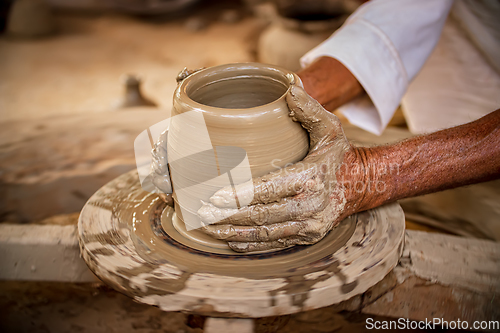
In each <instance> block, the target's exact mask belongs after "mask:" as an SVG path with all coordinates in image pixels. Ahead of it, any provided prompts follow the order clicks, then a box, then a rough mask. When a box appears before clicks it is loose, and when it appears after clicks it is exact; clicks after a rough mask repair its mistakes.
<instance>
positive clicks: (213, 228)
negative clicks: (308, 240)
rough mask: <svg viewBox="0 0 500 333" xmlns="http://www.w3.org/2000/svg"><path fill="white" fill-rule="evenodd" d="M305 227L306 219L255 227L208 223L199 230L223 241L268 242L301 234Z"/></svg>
mask: <svg viewBox="0 0 500 333" xmlns="http://www.w3.org/2000/svg"><path fill="white" fill-rule="evenodd" d="M306 227H307V222H306V221H290V222H284V223H276V224H271V225H263V226H257V227H250V226H233V225H229V224H223V225H208V226H206V227H203V228H201V230H202V231H203V232H205V233H206V234H208V235H210V236H212V237H213V238H215V239H220V240H225V241H234V242H269V241H274V240H278V239H282V238H288V237H290V236H296V235H301V234H302V233H301V231H302V230H304V229H305V228H306Z"/></svg>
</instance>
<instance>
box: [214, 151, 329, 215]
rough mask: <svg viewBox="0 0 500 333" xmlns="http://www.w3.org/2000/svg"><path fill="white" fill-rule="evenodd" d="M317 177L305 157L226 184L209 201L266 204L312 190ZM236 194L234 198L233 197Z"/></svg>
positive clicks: (225, 204)
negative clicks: (268, 172) (241, 182)
mask: <svg viewBox="0 0 500 333" xmlns="http://www.w3.org/2000/svg"><path fill="white" fill-rule="evenodd" d="M319 182H320V179H319V178H315V172H314V168H308V165H307V160H306V159H304V161H303V162H299V163H296V164H294V165H291V166H289V167H286V168H283V169H280V170H278V171H275V172H272V173H270V174H268V175H266V176H263V177H259V178H254V179H253V181H252V182H248V183H245V184H241V185H237V186H235V190H236V191H235V190H234V189H233V187H231V186H226V187H224V188H222V189H220V190H218V191H217V192H215V193H214V195H213V196H212V197H211V198H210V202H211V203H212V204H213V205H214V206H216V207H220V208H237V207H238V206H237V202H239V203H240V204H242V203H248V202H249V205H255V204H259V203H260V204H267V203H271V202H276V201H279V200H280V199H282V198H286V197H291V196H294V195H297V194H299V193H302V192H304V191H306V190H312V191H316V188H317V187H318V184H319ZM236 198H238V201H236Z"/></svg>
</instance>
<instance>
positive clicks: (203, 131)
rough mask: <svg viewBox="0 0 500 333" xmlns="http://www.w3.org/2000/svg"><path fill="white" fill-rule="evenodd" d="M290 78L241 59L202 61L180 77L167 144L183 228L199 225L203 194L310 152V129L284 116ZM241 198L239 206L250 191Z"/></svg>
mask: <svg viewBox="0 0 500 333" xmlns="http://www.w3.org/2000/svg"><path fill="white" fill-rule="evenodd" d="M291 84H299V85H301V82H300V79H299V77H298V76H297V75H295V74H294V73H292V72H290V71H287V70H284V69H281V68H278V67H274V66H270V65H263V64H258V63H240V64H228V65H222V66H216V67H212V68H207V69H203V70H201V71H198V72H195V73H194V74H191V75H190V76H188V77H187V78H185V79H184V80H182V81H181V83H180V84H179V85H178V87H177V89H176V91H175V93H174V100H173V109H172V118H171V123H170V128H169V132H168V142H167V152H168V160H169V167H170V175H171V178H172V185H173V189H174V202H175V210H176V213H177V215H178V216H180V217H181V218H182V219H183V220H184V222H185V223H186V227H187V228H188V230H189V229H191V228H198V227H199V226H200V225H201V224H200V221H199V218H198V215H197V211H198V209H199V208H200V207H201V205H202V201H205V202H208V201H209V198H210V197H211V196H212V195H213V194H214V193H215V192H216V191H217V190H219V189H220V188H222V187H225V186H228V185H231V184H233V185H236V184H241V183H244V182H248V181H250V182H251V179H252V177H259V176H263V175H265V174H267V173H269V172H273V171H276V170H278V169H279V168H281V167H284V166H285V165H286V164H287V163H294V162H297V161H299V160H301V159H302V158H304V156H305V155H306V154H307V151H308V148H309V141H308V135H307V132H306V131H305V130H304V129H303V128H302V127H301V126H300V124H298V123H296V122H293V121H292V120H291V118H290V117H289V116H288V106H287V104H286V99H285V97H286V94H287V92H288V90H289V88H290V86H291ZM214 148H215V149H214ZM240 199H241V200H240V202H239V203H240V205H241V206H243V205H246V204H249V203H250V202H249V201H251V199H252V197H250V198H247V199H249V200H246V199H244V198H243V197H241V198H240Z"/></svg>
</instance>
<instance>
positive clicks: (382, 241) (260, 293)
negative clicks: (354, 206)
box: [78, 171, 405, 318]
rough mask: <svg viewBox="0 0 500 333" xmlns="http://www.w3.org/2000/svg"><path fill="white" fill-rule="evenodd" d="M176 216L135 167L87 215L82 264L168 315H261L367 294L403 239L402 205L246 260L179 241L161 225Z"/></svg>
mask: <svg viewBox="0 0 500 333" xmlns="http://www.w3.org/2000/svg"><path fill="white" fill-rule="evenodd" d="M172 213H173V210H172V208H171V207H169V206H166V204H165V203H164V201H163V200H161V199H160V198H159V196H158V195H157V194H153V193H148V192H145V191H144V190H142V188H141V186H140V183H139V179H138V176H137V173H136V172H135V171H132V172H129V173H127V174H124V175H122V176H120V177H118V178H116V179H115V180H113V181H111V182H110V183H108V184H107V185H105V186H103V187H102V188H101V189H100V190H99V191H97V192H96V193H95V194H94V195H93V196H92V197H91V198H90V200H89V201H88V202H87V204H86V205H85V207H84V208H83V210H82V213H81V215H80V220H79V223H78V234H79V240H80V245H81V251H82V256H83V258H84V260H85V261H86V262H87V264H88V266H89V267H90V269H91V270H92V271H93V272H94V273H95V274H96V275H97V276H98V277H99V278H101V279H102V280H103V281H104V282H105V283H107V284H108V285H110V286H112V287H113V288H115V289H116V290H118V291H121V292H123V293H125V294H127V295H129V296H130V297H133V298H134V299H135V300H137V301H139V302H142V303H147V304H151V305H156V306H159V307H160V308H161V309H162V310H165V311H185V312H190V313H195V314H201V315H207V316H224V317H241V318H246V317H249V318H257V317H266V316H276V315H284V314H290V313H295V312H299V311H305V310H311V309H315V308H320V307H325V306H329V305H331V304H335V303H339V302H341V301H344V300H347V299H349V298H351V297H352V296H354V295H357V294H360V293H363V292H365V291H366V290H367V289H368V288H369V287H371V286H373V285H374V284H376V283H377V282H379V281H380V280H382V278H383V277H384V276H385V275H386V274H387V273H388V272H390V271H391V270H392V269H393V268H394V266H395V265H396V264H397V262H398V259H399V257H400V255H401V252H402V248H403V241H404V230H405V223H404V214H403V211H402V209H401V207H400V206H399V205H398V204H390V205H386V206H382V207H379V208H377V209H374V210H370V211H367V212H364V213H361V214H356V215H353V216H351V217H349V218H347V219H346V220H344V221H343V222H341V223H340V224H339V225H338V226H337V227H336V228H335V229H334V230H332V231H331V232H330V233H329V234H328V235H327V236H326V237H325V238H324V239H323V240H322V241H320V242H319V243H317V244H314V245H310V246H294V247H291V248H288V249H284V250H281V251H276V252H271V253H262V254H247V255H241V254H234V255H232V254H217V253H210V252H206V251H203V250H200V249H193V248H191V247H189V246H187V245H185V244H183V243H182V242H179V241H178V240H179V238H178V235H177V236H176V235H173V234H172V233H170V234H168V233H166V232H165V230H164V229H163V228H162V223H166V222H168V219H169V218H171V216H172ZM173 230H175V229H173Z"/></svg>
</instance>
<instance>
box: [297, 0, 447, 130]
mask: <svg viewBox="0 0 500 333" xmlns="http://www.w3.org/2000/svg"><path fill="white" fill-rule="evenodd" d="M452 3H453V0H418V1H415V0H372V1H370V2H368V3H366V4H364V5H363V6H361V7H359V8H358V10H357V11H356V12H354V13H353V15H351V16H350V17H349V19H348V20H347V21H346V23H345V24H344V25H343V26H342V27H341V28H340V29H338V30H337V31H336V32H335V33H334V34H333V35H332V36H330V37H329V38H328V39H327V40H326V41H324V42H323V43H322V44H320V45H319V46H317V47H316V48H314V49H312V50H311V51H309V52H308V53H307V54H305V55H304V56H303V57H302V58H301V65H302V66H303V67H305V66H307V65H309V64H310V63H312V62H313V61H314V60H316V59H317V58H319V57H322V56H329V57H332V58H335V59H337V60H339V61H340V62H341V63H343V64H344V66H346V67H347V68H348V69H349V70H350V71H351V73H352V74H353V75H354V76H355V77H356V78H357V79H358V81H359V82H360V84H361V85H362V86H363V88H364V89H365V91H366V93H367V95H368V96H369V98H368V97H362V98H358V99H357V100H355V101H353V102H351V103H348V104H346V105H344V106H342V107H341V108H340V110H341V111H342V113H343V114H344V115H345V116H346V117H347V119H348V120H349V121H350V122H351V123H352V124H354V125H356V126H358V127H361V128H363V129H365V130H367V131H369V132H372V133H375V134H381V133H382V132H383V130H384V129H385V127H386V126H387V124H388V123H389V121H390V120H391V118H392V116H393V114H394V112H395V110H396V109H397V107H398V105H399V103H400V101H401V98H402V97H403V95H404V94H405V92H406V90H407V88H408V84H409V83H410V82H411V80H412V79H413V78H414V77H415V75H416V74H417V73H418V72H419V70H420V68H421V67H422V66H423V64H424V63H425V60H426V59H427V58H428V56H429V55H430V54H431V52H432V50H433V49H434V47H435V46H436V44H437V41H438V40H439V36H440V34H441V30H442V28H443V25H444V22H445V20H446V17H447V16H448V12H449V10H450V7H451V5H452Z"/></svg>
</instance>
